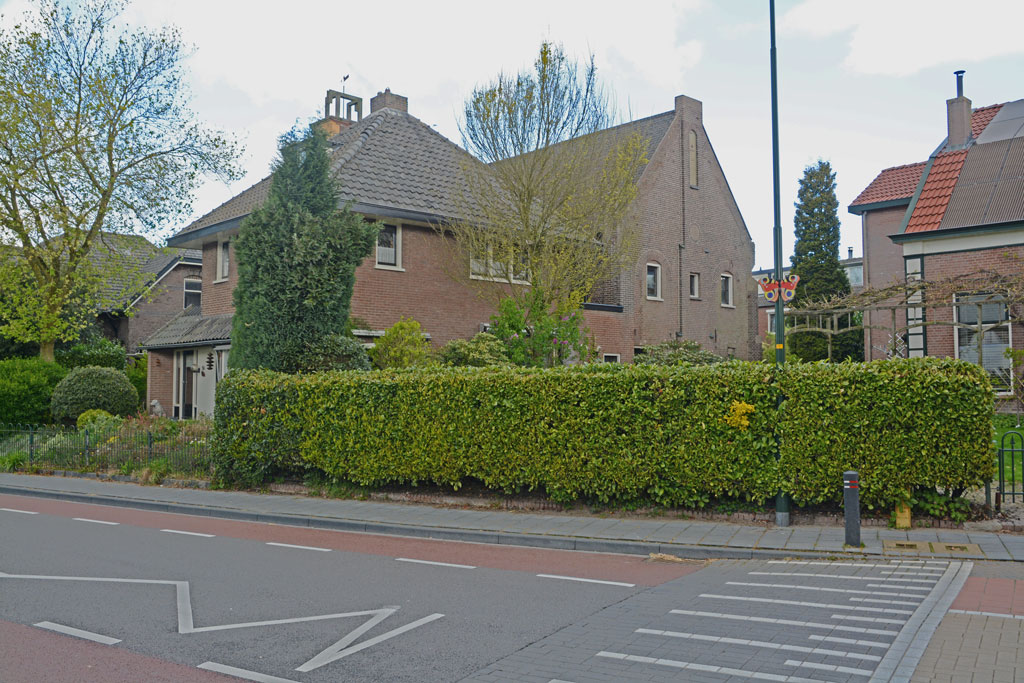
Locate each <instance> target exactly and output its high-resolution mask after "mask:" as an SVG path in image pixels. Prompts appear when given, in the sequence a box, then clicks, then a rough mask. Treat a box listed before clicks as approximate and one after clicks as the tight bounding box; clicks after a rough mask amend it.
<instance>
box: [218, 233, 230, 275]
mask: <svg viewBox="0 0 1024 683" xmlns="http://www.w3.org/2000/svg"><path fill="white" fill-rule="evenodd" d="M230 272H231V243H230V242H228V241H227V240H224V241H223V242H221V243H220V244H219V245H218V246H217V279H218V280H227V279H228V273H230Z"/></svg>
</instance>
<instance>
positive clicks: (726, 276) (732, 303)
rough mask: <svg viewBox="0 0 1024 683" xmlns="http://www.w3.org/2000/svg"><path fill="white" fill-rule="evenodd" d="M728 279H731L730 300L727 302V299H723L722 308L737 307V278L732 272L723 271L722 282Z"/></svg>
mask: <svg viewBox="0 0 1024 683" xmlns="http://www.w3.org/2000/svg"><path fill="white" fill-rule="evenodd" d="M727 279H728V281H729V289H728V293H729V297H728V299H729V302H728V303H726V302H725V301H723V302H722V308H736V291H735V287H736V278H734V277H733V276H732V273H722V282H725V281H726V280H727Z"/></svg>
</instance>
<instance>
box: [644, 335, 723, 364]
mask: <svg viewBox="0 0 1024 683" xmlns="http://www.w3.org/2000/svg"><path fill="white" fill-rule="evenodd" d="M723 360H725V359H724V358H722V357H721V356H717V355H715V354H713V353H711V352H710V351H705V350H704V349H702V348H701V346H700V344H698V343H697V342H695V341H690V340H689V339H684V340H682V341H667V342H662V343H661V344H655V345H653V346H645V347H644V352H643V353H642V354H639V355H638V356H636V357H635V358H634V359H633V363H635V364H636V365H714V364H715V363H721V362H722V361H723Z"/></svg>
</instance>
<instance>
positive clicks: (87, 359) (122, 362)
mask: <svg viewBox="0 0 1024 683" xmlns="http://www.w3.org/2000/svg"><path fill="white" fill-rule="evenodd" d="M56 356H57V363H58V364H60V365H63V366H64V367H65V368H67V369H68V370H72V369H74V368H81V367H86V366H88V365H99V366H100V367H104V368H114V369H115V370H124V369H125V367H126V366H127V362H128V355H127V353H126V352H125V349H124V347H123V346H121V345H120V344H119V343H118V342H116V341H113V340H112V339H106V338H105V337H99V338H98V339H94V340H92V341H88V342H83V343H81V344H75V345H74V346H72V347H71V348H70V349H62V350H59V351H57V353H56Z"/></svg>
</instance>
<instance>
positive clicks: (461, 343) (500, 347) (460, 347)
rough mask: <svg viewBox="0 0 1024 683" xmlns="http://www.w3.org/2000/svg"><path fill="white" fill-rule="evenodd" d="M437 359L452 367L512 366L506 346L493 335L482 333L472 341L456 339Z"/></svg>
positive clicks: (447, 345) (443, 349)
mask: <svg viewBox="0 0 1024 683" xmlns="http://www.w3.org/2000/svg"><path fill="white" fill-rule="evenodd" d="M437 359H438V360H439V361H441V363H442V364H443V365H448V366H451V367H476V368H486V367H493V366H508V365H511V363H510V362H509V359H508V354H507V353H506V352H505V344H504V343H502V341H501V340H500V339H498V338H497V337H495V336H494V335H493V334H489V333H487V332H480V333H479V334H477V335H476V336H475V337H473V338H472V339H455V340H453V341H450V342H448V343H447V344H445V345H444V348H442V349H441V351H440V353H438V354H437Z"/></svg>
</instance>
